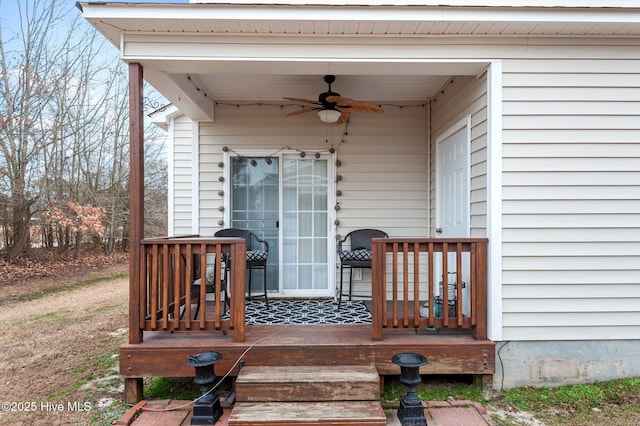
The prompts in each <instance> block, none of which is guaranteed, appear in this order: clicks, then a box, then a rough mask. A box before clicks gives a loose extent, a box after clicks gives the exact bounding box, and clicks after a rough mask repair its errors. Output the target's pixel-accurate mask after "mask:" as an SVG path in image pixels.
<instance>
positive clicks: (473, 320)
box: [372, 238, 488, 340]
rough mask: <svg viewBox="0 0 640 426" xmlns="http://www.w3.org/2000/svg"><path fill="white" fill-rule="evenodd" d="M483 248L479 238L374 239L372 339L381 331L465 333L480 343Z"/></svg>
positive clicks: (484, 275)
mask: <svg viewBox="0 0 640 426" xmlns="http://www.w3.org/2000/svg"><path fill="white" fill-rule="evenodd" d="M487 244H488V240H487V239H483V238H480V239H473V238H464V239H444V238H434V239H429V238H376V239H374V240H373V244H372V254H373V263H372V286H373V301H372V323H373V324H372V326H373V327H372V333H373V340H382V330H383V328H435V329H468V330H470V332H471V333H472V334H473V336H474V337H475V338H476V339H486V338H487ZM459 283H462V285H459ZM426 302H428V303H426ZM421 308H422V312H421Z"/></svg>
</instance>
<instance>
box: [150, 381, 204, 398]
mask: <svg viewBox="0 0 640 426" xmlns="http://www.w3.org/2000/svg"><path fill="white" fill-rule="evenodd" d="M199 396H200V389H199V387H198V386H197V385H196V384H195V383H194V382H193V377H154V378H153V379H151V381H150V383H149V385H148V387H147V389H145V391H144V397H145V399H179V400H185V401H186V400H193V399H195V398H197V397H199Z"/></svg>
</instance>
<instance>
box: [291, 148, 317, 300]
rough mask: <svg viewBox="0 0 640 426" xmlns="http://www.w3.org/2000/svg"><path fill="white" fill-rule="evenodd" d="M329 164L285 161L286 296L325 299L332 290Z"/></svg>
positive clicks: (303, 160) (312, 161)
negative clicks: (329, 252) (324, 296)
mask: <svg viewBox="0 0 640 426" xmlns="http://www.w3.org/2000/svg"><path fill="white" fill-rule="evenodd" d="M327 163H328V162H327V160H326V159H302V158H299V157H297V158H286V157H285V159H284V160H283V167H282V174H283V177H282V194H283V195H282V197H283V202H282V205H283V211H282V217H283V223H282V241H283V256H282V262H283V265H282V271H283V293H284V294H292V295H294V294H297V295H315V294H317V295H320V294H322V295H325V294H326V291H327V289H328V286H329V277H328V271H329V268H328V220H329V217H328V210H327V208H328V202H327V199H328V197H327V195H328V178H327V177H328V171H327Z"/></svg>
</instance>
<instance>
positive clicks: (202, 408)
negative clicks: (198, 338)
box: [187, 352, 222, 425]
mask: <svg viewBox="0 0 640 426" xmlns="http://www.w3.org/2000/svg"><path fill="white" fill-rule="evenodd" d="M221 359H222V354H220V353H219V352H203V353H200V354H197V355H191V356H190V357H189V358H188V359H187V365H188V366H189V367H194V368H195V369H196V377H195V379H194V380H193V381H194V382H195V384H197V385H200V392H201V393H202V396H201V397H200V398H198V399H197V400H196V402H195V405H194V407H193V415H192V416H191V424H192V425H212V424H215V423H216V422H217V421H218V420H219V419H220V417H222V407H221V406H220V398H219V397H218V395H217V394H216V393H214V392H213V384H214V383H215V381H216V374H215V372H214V368H213V366H214V365H215V363H216V362H218V361H219V360H221Z"/></svg>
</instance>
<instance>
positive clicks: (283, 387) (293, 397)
mask: <svg viewBox="0 0 640 426" xmlns="http://www.w3.org/2000/svg"><path fill="white" fill-rule="evenodd" d="M379 400H380V376H379V375H378V370H377V369H376V368H375V366H373V365H368V366H326V365H325V366H302V367H300V366H298V367H296V366H293V367H291V366H289V367H273V366H268V367H256V366H247V367H243V368H242V370H240V374H238V378H237V380H236V401H238V402H295V401H379Z"/></svg>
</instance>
